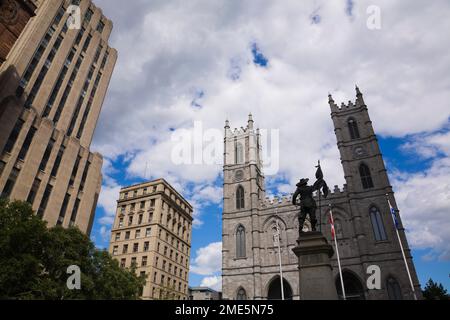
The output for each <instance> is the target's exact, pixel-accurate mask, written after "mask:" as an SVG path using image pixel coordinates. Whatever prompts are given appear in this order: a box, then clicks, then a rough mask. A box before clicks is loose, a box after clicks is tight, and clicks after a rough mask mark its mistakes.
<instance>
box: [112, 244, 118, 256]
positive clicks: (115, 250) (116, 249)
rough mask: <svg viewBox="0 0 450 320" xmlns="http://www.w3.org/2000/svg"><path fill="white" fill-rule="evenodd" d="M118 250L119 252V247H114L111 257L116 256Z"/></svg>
mask: <svg viewBox="0 0 450 320" xmlns="http://www.w3.org/2000/svg"><path fill="white" fill-rule="evenodd" d="M118 250H119V247H118V246H114V248H113V255H114V256H115V255H117V252H118Z"/></svg>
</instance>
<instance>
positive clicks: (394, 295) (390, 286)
mask: <svg viewBox="0 0 450 320" xmlns="http://www.w3.org/2000/svg"><path fill="white" fill-rule="evenodd" d="M386 287H387V292H388V296H389V300H403V295H402V290H401V288H400V285H399V284H398V281H397V280H395V279H394V278H392V277H389V278H388V279H387V281H386Z"/></svg>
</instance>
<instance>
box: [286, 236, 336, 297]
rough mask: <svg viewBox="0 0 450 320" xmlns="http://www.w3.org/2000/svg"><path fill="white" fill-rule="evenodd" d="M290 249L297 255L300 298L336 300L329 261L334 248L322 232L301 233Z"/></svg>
mask: <svg viewBox="0 0 450 320" xmlns="http://www.w3.org/2000/svg"><path fill="white" fill-rule="evenodd" d="M292 251H294V253H295V255H296V256H297V257H298V268H299V282H300V283H299V288H300V300H337V299H338V295H337V291H336V286H335V282H334V278H333V268H332V266H331V262H330V258H331V257H332V256H333V254H334V250H333V247H332V246H331V245H330V244H329V243H328V241H327V239H326V238H325V237H324V236H323V234H322V233H321V232H319V231H313V232H304V233H301V234H300V238H299V240H298V241H297V246H296V247H295V248H293V249H292Z"/></svg>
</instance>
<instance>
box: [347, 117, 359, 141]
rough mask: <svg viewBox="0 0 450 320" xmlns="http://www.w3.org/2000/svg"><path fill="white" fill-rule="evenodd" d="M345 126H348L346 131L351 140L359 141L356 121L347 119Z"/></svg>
mask: <svg viewBox="0 0 450 320" xmlns="http://www.w3.org/2000/svg"><path fill="white" fill-rule="evenodd" d="M347 125H348V131H349V132H350V138H351V139H352V140H353V139H359V129H358V124H357V123H356V120H355V119H353V118H350V119H348V121H347Z"/></svg>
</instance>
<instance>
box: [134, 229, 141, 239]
mask: <svg viewBox="0 0 450 320" xmlns="http://www.w3.org/2000/svg"><path fill="white" fill-rule="evenodd" d="M140 237H141V230H140V229H139V230H136V235H135V238H136V239H137V238H140Z"/></svg>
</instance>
